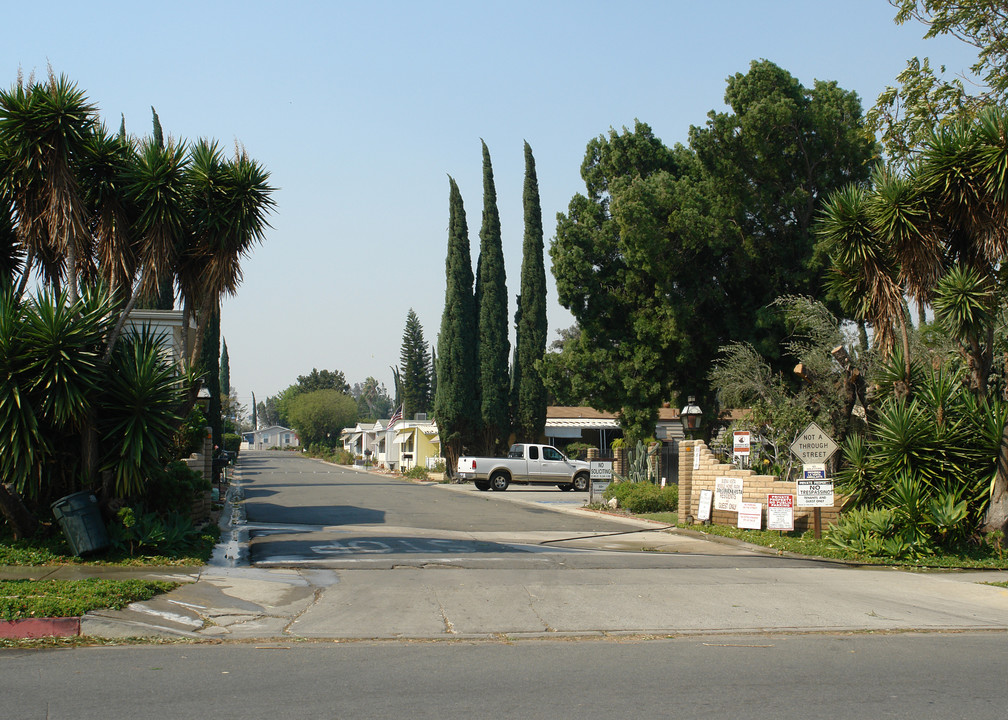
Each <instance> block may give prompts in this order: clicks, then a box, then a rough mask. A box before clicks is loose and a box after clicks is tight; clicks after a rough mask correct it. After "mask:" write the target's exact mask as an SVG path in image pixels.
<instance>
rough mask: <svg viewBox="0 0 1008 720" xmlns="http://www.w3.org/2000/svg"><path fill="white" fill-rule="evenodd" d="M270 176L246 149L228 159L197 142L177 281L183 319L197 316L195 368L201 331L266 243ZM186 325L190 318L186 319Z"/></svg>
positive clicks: (192, 353) (205, 143)
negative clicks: (257, 248)
mask: <svg viewBox="0 0 1008 720" xmlns="http://www.w3.org/2000/svg"><path fill="white" fill-rule="evenodd" d="M268 180H269V173H268V172H267V171H266V170H265V169H264V168H263V167H262V166H261V165H260V164H259V163H257V162H256V161H254V160H252V159H250V158H249V156H248V154H247V153H246V152H245V150H244V149H243V148H238V149H236V151H235V157H234V159H233V160H224V158H223V154H222V153H221V151H220V149H219V148H218V146H217V143H216V142H211V141H208V140H199V141H197V142H196V143H194V144H193V147H192V150H191V151H190V163H189V167H188V170H187V183H188V192H189V195H188V201H189V205H188V212H189V215H188V221H189V225H188V232H187V233H186V235H185V238H184V241H185V245H184V247H183V248H182V250H181V252H180V255H179V263H178V281H179V288H180V291H181V294H182V298H183V304H184V308H185V317H186V318H188V317H190V313H195V316H196V318H197V330H196V343H195V346H194V347H192V348H190V349H189V351H188V357H189V363H190V365H191V366H195V364H196V360H197V358H199V356H200V351H201V346H202V339H203V331H204V329H205V328H206V324H207V322H209V319H210V317H211V315H212V314H213V313H215V312H219V311H220V299H221V298H222V297H223V296H225V295H234V294H235V292H237V289H238V286H239V284H240V283H241V279H242V271H241V261H242V260H243V259H244V258H245V257H246V256H248V254H249V253H250V252H251V250H252V248H253V247H254V246H255V245H256V244H257V243H259V242H262V240H263V237H264V233H265V231H266V228H267V227H269V223H268V222H267V221H266V216H267V215H268V214H269V213H270V212H271V211H272V209H273V207H274V205H275V201H274V200H273V198H272V193H273V188H272V187H271V186H270V185H269V183H268ZM185 322H188V319H186V320H185Z"/></svg>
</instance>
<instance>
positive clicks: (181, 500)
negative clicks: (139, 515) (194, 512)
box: [142, 460, 210, 513]
mask: <svg viewBox="0 0 1008 720" xmlns="http://www.w3.org/2000/svg"><path fill="white" fill-rule="evenodd" d="M209 489H210V481H209V480H207V479H204V478H203V475H201V474H200V473H198V472H196V471H195V470H192V469H190V468H189V466H188V465H186V464H185V463H184V462H182V461H181V460H176V461H175V462H171V463H168V466H167V467H166V468H164V469H163V470H161V469H157V470H155V471H154V472H152V473H150V475H149V477H148V478H147V488H146V490H145V491H144V494H143V500H142V503H143V505H145V506H146V507H147V508H148V509H150V510H157V511H159V512H178V513H187V512H189V506H190V505H191V504H192V501H193V500H195V499H196V497H197V496H199V495H200V494H201V493H203V492H206V491H207V490H209Z"/></svg>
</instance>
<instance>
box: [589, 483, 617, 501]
mask: <svg viewBox="0 0 1008 720" xmlns="http://www.w3.org/2000/svg"><path fill="white" fill-rule="evenodd" d="M610 485H612V480H592V481H591V493H590V495H591V497H590V498H589V500H588V502H595V498H596V497H598V498H599V500H600V501H601V500H602V493H604V492H605V491H606V488H607V487H609V486H610Z"/></svg>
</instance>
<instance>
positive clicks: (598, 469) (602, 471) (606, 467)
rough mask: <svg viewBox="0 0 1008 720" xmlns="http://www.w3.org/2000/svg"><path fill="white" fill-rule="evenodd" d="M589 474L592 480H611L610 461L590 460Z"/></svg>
mask: <svg viewBox="0 0 1008 720" xmlns="http://www.w3.org/2000/svg"><path fill="white" fill-rule="evenodd" d="M589 472H590V473H591V479H592V480H612V460H592V461H591V462H590V463H589Z"/></svg>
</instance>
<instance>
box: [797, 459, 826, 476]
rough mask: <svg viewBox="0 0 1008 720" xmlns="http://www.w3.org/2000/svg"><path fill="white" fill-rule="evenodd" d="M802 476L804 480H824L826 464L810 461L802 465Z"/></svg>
mask: <svg viewBox="0 0 1008 720" xmlns="http://www.w3.org/2000/svg"><path fill="white" fill-rule="evenodd" d="M802 477H803V478H805V479H806V480H825V479H826V465H824V464H823V463H812V464H810V465H803V466H802Z"/></svg>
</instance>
